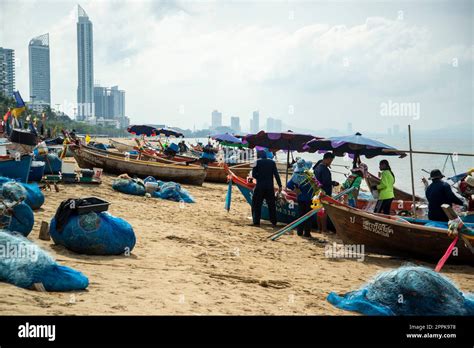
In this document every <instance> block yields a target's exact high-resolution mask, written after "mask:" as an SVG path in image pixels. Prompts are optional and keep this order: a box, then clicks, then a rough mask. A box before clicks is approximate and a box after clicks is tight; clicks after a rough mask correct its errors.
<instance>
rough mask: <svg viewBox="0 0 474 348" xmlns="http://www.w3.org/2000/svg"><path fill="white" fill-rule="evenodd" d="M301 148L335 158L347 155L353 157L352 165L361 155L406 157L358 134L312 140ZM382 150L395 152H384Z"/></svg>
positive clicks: (389, 147)
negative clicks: (329, 152) (328, 153)
mask: <svg viewBox="0 0 474 348" xmlns="http://www.w3.org/2000/svg"><path fill="white" fill-rule="evenodd" d="M303 148H304V151H307V152H316V151H320V152H325V151H332V152H333V153H334V154H335V155H336V156H344V154H345V153H348V154H351V155H353V156H354V165H356V163H357V160H358V158H359V157H360V156H362V155H363V156H365V157H367V158H372V157H375V156H400V158H403V157H405V156H406V153H404V152H401V151H396V149H395V148H394V147H391V146H389V145H386V144H384V143H382V142H380V141H377V140H374V139H370V138H366V137H363V136H362V134H360V133H356V134H354V135H346V136H340V137H331V138H326V139H313V140H310V141H308V142H307V143H306V144H305V145H304V146H303ZM384 150H392V151H393V150H395V151H393V152H385V151H384Z"/></svg>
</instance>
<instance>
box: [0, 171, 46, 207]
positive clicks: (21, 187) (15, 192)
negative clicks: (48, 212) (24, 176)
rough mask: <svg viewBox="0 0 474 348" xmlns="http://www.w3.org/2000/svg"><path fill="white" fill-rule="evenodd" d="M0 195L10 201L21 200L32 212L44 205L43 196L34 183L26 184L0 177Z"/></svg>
mask: <svg viewBox="0 0 474 348" xmlns="http://www.w3.org/2000/svg"><path fill="white" fill-rule="evenodd" d="M0 195H1V196H3V197H4V198H5V199H8V200H10V201H18V200H20V198H23V199H24V200H25V203H26V204H28V205H29V206H30V207H31V209H33V210H36V209H39V208H41V206H42V205H43V204H44V194H43V192H42V191H41V189H40V188H39V186H38V184H36V183H31V184H27V183H23V182H16V181H14V180H13V179H10V178H5V177H0Z"/></svg>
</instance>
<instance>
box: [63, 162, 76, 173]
mask: <svg viewBox="0 0 474 348" xmlns="http://www.w3.org/2000/svg"><path fill="white" fill-rule="evenodd" d="M75 168H76V164H75V163H74V162H66V161H63V163H62V164H61V173H63V174H72V173H74V169H75Z"/></svg>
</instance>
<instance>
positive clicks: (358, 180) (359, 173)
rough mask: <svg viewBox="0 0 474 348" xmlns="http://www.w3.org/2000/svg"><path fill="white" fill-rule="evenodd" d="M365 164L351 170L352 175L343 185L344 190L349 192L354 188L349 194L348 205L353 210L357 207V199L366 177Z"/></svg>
mask: <svg viewBox="0 0 474 348" xmlns="http://www.w3.org/2000/svg"><path fill="white" fill-rule="evenodd" d="M363 165H364V166H365V164H363V163H362V164H361V165H360V166H359V167H356V168H353V169H351V173H352V174H351V175H349V177H348V178H347V179H346V181H344V183H343V184H342V189H343V190H347V189H349V188H354V189H353V190H352V191H351V192H349V193H348V194H347V204H348V205H349V206H351V207H353V208H356V207H357V197H358V196H359V190H360V185H361V184H362V178H363V177H364V167H362V166H363Z"/></svg>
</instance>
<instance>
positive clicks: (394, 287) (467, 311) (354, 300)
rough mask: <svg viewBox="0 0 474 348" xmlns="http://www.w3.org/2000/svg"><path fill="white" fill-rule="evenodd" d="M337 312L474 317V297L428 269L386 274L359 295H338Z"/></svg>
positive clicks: (330, 298) (331, 298)
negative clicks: (338, 309) (342, 310)
mask: <svg viewBox="0 0 474 348" xmlns="http://www.w3.org/2000/svg"><path fill="white" fill-rule="evenodd" d="M327 300H328V301H329V302H330V303H331V304H333V305H334V306H336V307H337V308H340V309H344V310H348V311H355V312H359V313H362V314H366V315H405V316H407V315H423V316H426V315H474V295H473V294H463V293H462V292H461V291H460V290H459V289H458V288H457V287H456V285H455V284H454V283H453V282H452V281H451V280H450V279H448V278H447V277H445V276H443V275H441V274H439V273H437V272H435V271H433V270H431V269H428V268H425V267H419V266H402V267H400V268H397V269H394V270H391V271H388V272H383V273H381V274H379V275H377V276H376V277H375V278H374V279H373V280H372V281H370V282H369V283H368V284H366V285H365V286H364V287H362V288H361V289H359V290H357V291H352V292H349V293H347V294H345V295H344V296H339V295H337V294H335V293H334V292H332V293H330V294H329V296H328V298H327Z"/></svg>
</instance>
